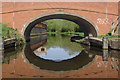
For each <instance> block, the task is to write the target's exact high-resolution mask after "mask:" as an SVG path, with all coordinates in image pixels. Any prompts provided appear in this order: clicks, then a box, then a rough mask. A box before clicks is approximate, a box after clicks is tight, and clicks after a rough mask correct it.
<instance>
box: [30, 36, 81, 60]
mask: <svg viewBox="0 0 120 80" xmlns="http://www.w3.org/2000/svg"><path fill="white" fill-rule="evenodd" d="M41 37H42V36H41ZM31 40H32V39H31ZM32 41H33V40H32ZM32 46H33V45H32ZM82 50H83V48H82V46H81V45H80V44H77V43H73V42H71V41H70V37H69V36H65V35H56V36H55V35H54V36H53V35H47V43H46V44H43V46H40V47H39V48H38V49H36V50H34V53H35V54H36V55H37V56H39V57H40V58H43V59H48V60H53V61H56V62H59V61H62V60H67V59H71V58H73V57H76V56H77V55H79V54H80V52H81V51H82Z"/></svg>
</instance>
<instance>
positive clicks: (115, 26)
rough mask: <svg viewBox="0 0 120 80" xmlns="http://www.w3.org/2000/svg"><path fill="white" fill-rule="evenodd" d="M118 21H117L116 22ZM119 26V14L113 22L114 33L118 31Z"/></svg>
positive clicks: (112, 30)
mask: <svg viewBox="0 0 120 80" xmlns="http://www.w3.org/2000/svg"><path fill="white" fill-rule="evenodd" d="M116 21H117V23H115V22H116ZM118 26H119V16H118V17H117V18H116V19H115V20H113V22H112V27H111V32H112V35H113V34H114V33H115V32H116V30H117V29H118Z"/></svg>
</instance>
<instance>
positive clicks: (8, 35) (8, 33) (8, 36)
mask: <svg viewBox="0 0 120 80" xmlns="http://www.w3.org/2000/svg"><path fill="white" fill-rule="evenodd" d="M7 38H10V31H9V30H8V32H7Z"/></svg>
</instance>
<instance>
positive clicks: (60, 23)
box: [43, 19, 82, 32]
mask: <svg viewBox="0 0 120 80" xmlns="http://www.w3.org/2000/svg"><path fill="white" fill-rule="evenodd" d="M43 23H44V24H46V25H47V32H82V29H81V28H80V27H79V25H77V24H76V23H74V22H72V21H68V20H64V19H51V20H46V21H44V22H43Z"/></svg>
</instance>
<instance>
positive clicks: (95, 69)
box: [2, 34, 120, 78]
mask: <svg viewBox="0 0 120 80" xmlns="http://www.w3.org/2000/svg"><path fill="white" fill-rule="evenodd" d="M72 36H73V35H64V34H62V35H60V34H48V35H40V36H32V37H31V38H30V42H28V43H26V44H25V45H24V46H19V47H16V48H9V49H6V50H5V51H4V52H3V53H4V55H3V61H2V63H3V64H2V77H3V78H118V75H119V57H120V52H119V51H116V50H109V51H108V50H102V49H99V48H97V47H90V46H86V45H82V44H80V43H76V42H72V41H71V37H72Z"/></svg>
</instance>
